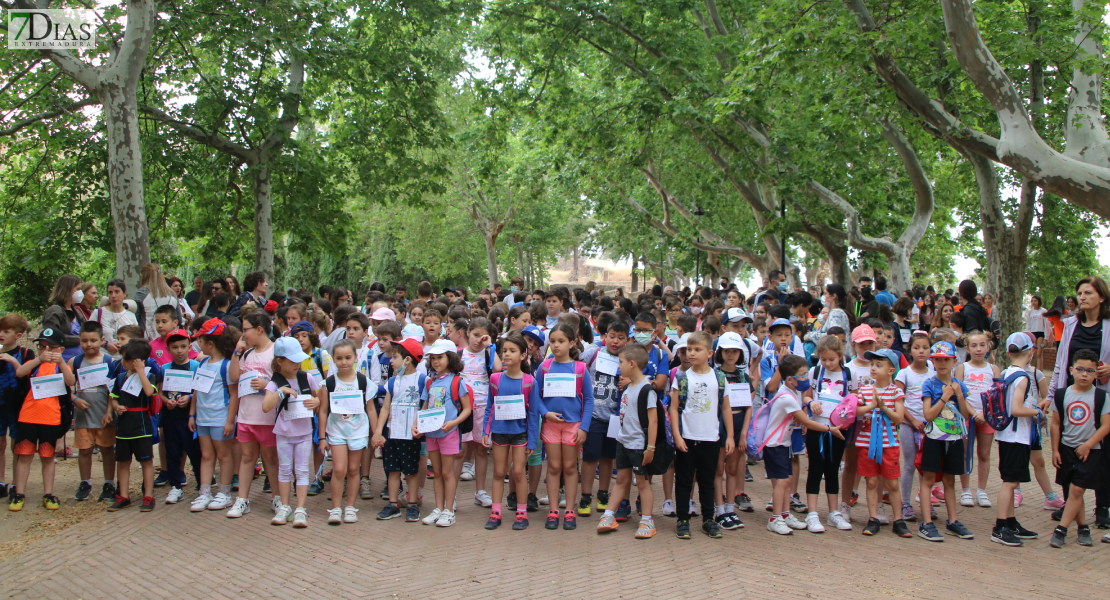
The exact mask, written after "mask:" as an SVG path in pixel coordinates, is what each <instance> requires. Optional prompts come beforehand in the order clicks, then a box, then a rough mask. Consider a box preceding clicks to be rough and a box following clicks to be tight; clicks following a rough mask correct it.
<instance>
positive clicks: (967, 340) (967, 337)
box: [960, 329, 994, 348]
mask: <svg viewBox="0 0 1110 600" xmlns="http://www.w3.org/2000/svg"><path fill="white" fill-rule="evenodd" d="M977 335H981V336H983V337H985V338H987V342H988V343H989V342H990V341H991V340H993V339H994V334H992V333H991V332H989V331H979V330H978V329H973V330H971V331H967V332H964V335H963V337H961V338H960V343H961V344H963V347H964V348H970V347H971V338H973V337H975V336H977Z"/></svg>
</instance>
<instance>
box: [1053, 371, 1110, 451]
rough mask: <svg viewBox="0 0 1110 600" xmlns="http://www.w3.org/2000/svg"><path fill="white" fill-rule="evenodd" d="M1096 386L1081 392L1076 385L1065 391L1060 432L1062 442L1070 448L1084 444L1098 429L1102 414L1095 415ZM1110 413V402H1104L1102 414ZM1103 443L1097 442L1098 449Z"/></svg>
mask: <svg viewBox="0 0 1110 600" xmlns="http://www.w3.org/2000/svg"><path fill="white" fill-rule="evenodd" d="M1094 412H1095V388H1094V387H1092V388H1091V389H1089V390H1087V392H1085V393H1082V394H1080V393H1079V392H1076V391H1075V386H1071V387H1069V388H1068V389H1067V390H1065V391H1064V414H1062V415H1060V419H1061V421H1062V423H1063V425H1064V427H1063V431H1062V432H1061V433H1060V443H1061V444H1063V445H1065V446H1068V447H1070V448H1078V447H1079V446H1082V445H1083V444H1084V443H1085V442H1086V441H1087V440H1089V439H1091V436H1093V435H1094V434H1095V431H1097V430H1098V426H1099V423H1100V422H1101V421H1102V415H1098V416H1095V414H1094ZM1108 413H1110V402H1103V407H1102V414H1103V415H1105V414H1108ZM1101 446H1102V445H1101V444H1095V446H1094V449H1095V450H1098V449H1099V448H1100V447H1101Z"/></svg>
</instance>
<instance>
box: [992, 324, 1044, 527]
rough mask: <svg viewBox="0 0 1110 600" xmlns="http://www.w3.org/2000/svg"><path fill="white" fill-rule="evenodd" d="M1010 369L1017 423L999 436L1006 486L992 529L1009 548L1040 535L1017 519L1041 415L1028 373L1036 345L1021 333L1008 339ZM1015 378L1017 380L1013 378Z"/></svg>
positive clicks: (1010, 399)
mask: <svg viewBox="0 0 1110 600" xmlns="http://www.w3.org/2000/svg"><path fill="white" fill-rule="evenodd" d="M1006 350H1007V352H1008V353H1009V355H1010V366H1009V367H1007V368H1006V370H1005V371H1003V372H1002V379H1004V380H1005V381H1006V382H1007V386H1006V399H1005V401H1006V403H1007V405H1009V407H1010V410H1009V414H1010V416H1012V417H1013V418H1014V420H1015V421H1016V423H1015V424H1013V425H1010V426H1008V427H1006V428H1005V429H1003V430H1002V431H999V432H998V433H997V435H995V441H997V442H998V474H999V476H1000V477H1001V478H1002V487H1001V489H999V491H998V507H997V508H996V510H997V514H996V519H995V524H994V529H993V530H991V541H992V542H997V543H999V544H1003V545H1005V546H1021V545H1022V540H1035V539H1037V534H1036V533H1034V532H1032V531H1029V530H1028V529H1026V528H1024V527H1022V526H1021V523H1018V520H1017V519H1016V518H1014V488H1016V487H1017V486H1018V485H1020V484H1022V483H1025V482H1027V481H1029V453H1030V448H1029V446H1030V443H1031V442H1032V438H1033V417H1036V416H1037V415H1038V414H1040V411H1039V410H1038V409H1037V401H1038V400H1039V399H1040V398H1039V396H1038V395H1037V393H1036V388H1035V386H1034V385H1033V384H1032V382H1031V380H1030V379H1029V374H1028V373H1026V372H1025V367H1026V366H1027V365H1028V364H1029V359H1030V358H1031V357H1032V354H1033V342H1032V340H1030V339H1029V336H1027V335H1025V334H1024V333H1022V332H1020V331H1018V332H1015V333H1011V334H1010V337H1009V338H1007V339H1006ZM1011 377H1013V378H1012V379H1011Z"/></svg>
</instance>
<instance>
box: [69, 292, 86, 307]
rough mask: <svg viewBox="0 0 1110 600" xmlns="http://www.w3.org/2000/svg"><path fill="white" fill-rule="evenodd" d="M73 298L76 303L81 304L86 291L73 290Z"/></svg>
mask: <svg viewBox="0 0 1110 600" xmlns="http://www.w3.org/2000/svg"><path fill="white" fill-rule="evenodd" d="M72 298H73V303H74V304H81V302H82V301H84V299H85V292H82V291H81V290H77V291H76V292H73V296H72Z"/></svg>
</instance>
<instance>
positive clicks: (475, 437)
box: [462, 406, 486, 444]
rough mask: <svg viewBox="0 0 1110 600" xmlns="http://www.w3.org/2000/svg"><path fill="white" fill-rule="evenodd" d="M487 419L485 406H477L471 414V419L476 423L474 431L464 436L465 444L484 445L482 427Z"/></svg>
mask: <svg viewBox="0 0 1110 600" xmlns="http://www.w3.org/2000/svg"><path fill="white" fill-rule="evenodd" d="M485 417H486V407H485V406H475V407H474V411H473V412H471V413H470V418H471V419H472V420H473V421H474V430H473V431H471V432H470V433H464V434H462V441H463V442H478V443H479V444H480V443H482V427H484V426H485V423H483V422H482V420H483V419H485Z"/></svg>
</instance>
